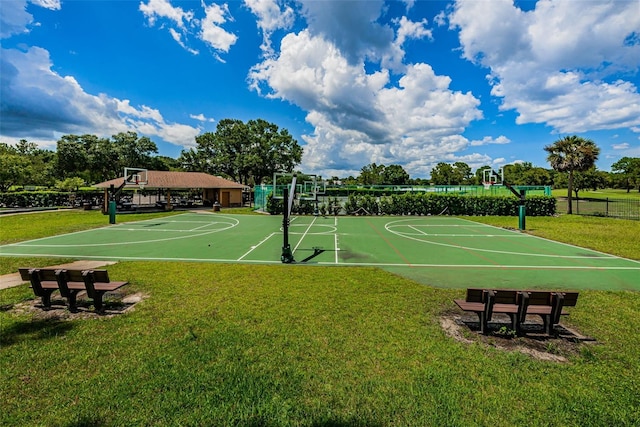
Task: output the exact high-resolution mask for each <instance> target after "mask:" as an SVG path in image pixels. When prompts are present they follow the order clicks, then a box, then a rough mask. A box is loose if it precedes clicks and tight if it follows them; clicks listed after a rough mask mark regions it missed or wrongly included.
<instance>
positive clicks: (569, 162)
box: [544, 135, 600, 214]
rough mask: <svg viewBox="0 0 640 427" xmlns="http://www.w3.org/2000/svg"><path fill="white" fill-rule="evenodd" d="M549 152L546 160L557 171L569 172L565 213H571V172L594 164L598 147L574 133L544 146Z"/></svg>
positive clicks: (598, 150)
mask: <svg viewBox="0 0 640 427" xmlns="http://www.w3.org/2000/svg"><path fill="white" fill-rule="evenodd" d="M544 150H545V151H546V152H548V153H549V155H548V156H547V161H548V162H549V163H550V164H551V167H552V168H553V169H555V170H556V171H558V172H568V173H569V185H568V187H569V189H568V194H567V200H568V204H567V206H568V208H567V213H568V214H571V213H572V209H571V191H572V189H573V173H574V172H583V171H586V170H588V169H590V168H591V167H592V166H593V165H595V163H596V160H598V155H600V148H598V146H597V145H596V144H595V142H593V141H591V140H590V139H584V138H580V137H578V136H576V135H573V136H565V137H564V138H562V139H559V140H557V141H556V142H554V143H553V144H551V145H547V146H546V147H544Z"/></svg>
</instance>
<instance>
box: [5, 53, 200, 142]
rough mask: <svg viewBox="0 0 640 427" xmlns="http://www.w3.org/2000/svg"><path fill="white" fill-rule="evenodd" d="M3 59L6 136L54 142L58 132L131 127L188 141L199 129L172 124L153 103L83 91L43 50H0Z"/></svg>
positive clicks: (105, 132)
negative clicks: (136, 103)
mask: <svg viewBox="0 0 640 427" xmlns="http://www.w3.org/2000/svg"><path fill="white" fill-rule="evenodd" d="M0 61H2V64H1V65H2V67H1V68H2V70H3V72H2V88H3V93H2V106H1V111H0V113H1V116H2V121H1V122H0V135H2V137H3V138H5V137H7V138H20V137H25V138H29V139H30V140H31V139H33V140H36V141H37V140H42V141H51V140H53V139H55V138H56V135H57V136H60V135H62V134H68V133H75V134H80V133H92V134H97V135H100V136H110V135H112V134H115V133H118V132H124V131H128V130H133V131H136V132H138V133H141V134H144V135H147V136H150V137H153V136H157V137H160V138H162V139H163V140H165V141H167V142H169V143H172V144H176V145H181V146H188V145H192V144H193V143H194V142H193V141H194V138H195V136H196V135H198V134H199V133H200V130H199V129H198V128H194V127H191V126H187V125H182V124H179V123H168V122H167V121H166V120H165V119H164V118H163V116H162V114H161V113H160V111H158V110H156V109H153V108H151V107H148V106H144V105H143V106H139V107H134V106H132V105H131V104H130V101H129V100H120V99H117V98H112V97H109V96H107V95H105V94H99V95H92V94H89V93H87V92H85V91H84V89H83V88H82V87H81V86H80V84H79V83H78V82H77V81H76V80H75V79H74V78H73V77H72V76H61V75H59V74H58V73H56V72H55V71H53V70H52V63H51V60H50V58H49V52H48V51H46V50H45V49H42V48H39V47H31V48H29V50H27V51H26V52H22V51H19V50H15V49H2V55H1V56H0Z"/></svg>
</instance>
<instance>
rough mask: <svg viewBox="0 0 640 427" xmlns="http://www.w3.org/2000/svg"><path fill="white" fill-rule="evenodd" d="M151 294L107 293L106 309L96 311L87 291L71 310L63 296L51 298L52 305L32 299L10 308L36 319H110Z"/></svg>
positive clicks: (105, 298) (130, 309)
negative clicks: (73, 309)
mask: <svg viewBox="0 0 640 427" xmlns="http://www.w3.org/2000/svg"><path fill="white" fill-rule="evenodd" d="M148 297H149V295H147V294H144V293H141V292H138V293H133V294H118V293H113V294H111V293H109V294H105V296H104V299H103V304H104V311H103V312H101V313H98V312H96V310H95V309H94V307H93V303H92V300H91V299H89V298H87V295H86V292H81V293H79V294H78V297H77V306H78V309H77V311H75V312H71V311H69V308H68V307H67V305H66V304H65V300H64V299H62V298H55V297H53V298H51V307H50V308H45V307H43V306H42V304H41V301H40V299H39V298H38V299H31V300H28V301H24V302H21V303H18V304H14V305H13V306H12V307H10V308H9V309H8V310H6V311H9V312H11V313H15V314H28V315H30V316H32V318H33V319H35V320H77V319H108V318H112V317H114V316H120V315H123V314H125V313H129V312H131V311H133V310H134V309H135V307H136V305H137V304H138V303H140V302H141V301H143V300H145V299H147V298H148Z"/></svg>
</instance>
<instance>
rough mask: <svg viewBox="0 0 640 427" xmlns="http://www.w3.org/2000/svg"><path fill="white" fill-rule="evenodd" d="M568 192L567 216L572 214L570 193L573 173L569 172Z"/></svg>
mask: <svg viewBox="0 0 640 427" xmlns="http://www.w3.org/2000/svg"><path fill="white" fill-rule="evenodd" d="M568 187H569V189H568V190H569V191H568V194H567V214H568V215H571V214H572V213H573V207H572V204H573V203H572V200H571V196H572V194H571V192H572V190H573V171H569V181H568Z"/></svg>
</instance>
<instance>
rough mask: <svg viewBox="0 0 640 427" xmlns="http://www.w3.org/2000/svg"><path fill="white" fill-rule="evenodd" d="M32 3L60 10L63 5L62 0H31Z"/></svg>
mask: <svg viewBox="0 0 640 427" xmlns="http://www.w3.org/2000/svg"><path fill="white" fill-rule="evenodd" d="M30 1H31V3H33V4H36V5H38V6H40V7H44V8H45V9H49V10H60V9H61V8H62V5H61V4H60V0H30Z"/></svg>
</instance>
